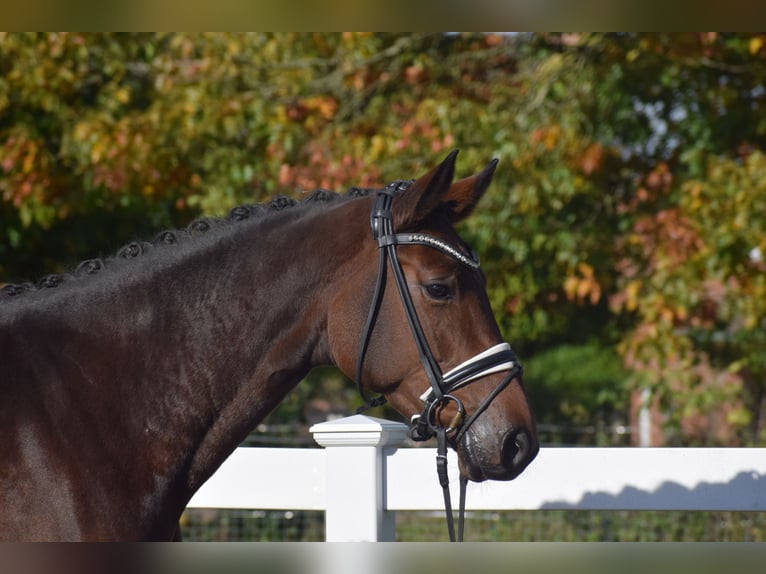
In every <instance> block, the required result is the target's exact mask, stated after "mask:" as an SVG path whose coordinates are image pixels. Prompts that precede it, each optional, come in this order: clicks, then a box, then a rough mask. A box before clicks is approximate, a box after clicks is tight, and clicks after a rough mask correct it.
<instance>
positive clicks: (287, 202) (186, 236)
mask: <svg viewBox="0 0 766 574" xmlns="http://www.w3.org/2000/svg"><path fill="white" fill-rule="evenodd" d="M369 192H370V189H369V188H359V187H352V188H350V189H349V190H348V191H347V192H346V194H345V195H344V196H342V195H340V194H338V193H336V192H333V191H329V190H326V189H322V188H320V189H317V190H315V191H313V192H311V193H310V194H308V195H307V196H306V197H305V198H304V199H303V200H302V201H298V200H296V199H293V198H290V197H287V196H285V195H278V196H276V197H274V198H273V199H272V200H271V201H270V202H268V203H263V204H243V205H238V206H236V207H234V208H232V209H231V210H230V211H229V213H228V214H227V215H226V216H224V217H200V218H198V219H195V220H194V221H192V222H191V223H190V224H189V225H187V226H186V227H185V228H184V229H178V230H165V231H162V232H160V233H158V234H157V235H156V236H155V237H154V239H153V240H151V241H131V242H130V243H128V244H127V245H124V246H123V247H121V248H120V249H118V250H117V252H116V253H115V254H114V255H112V256H111V257H107V258H96V259H86V260H85V261H82V262H81V263H80V264H79V265H77V266H76V267H75V269H74V270H73V271H72V272H68V273H56V274H50V275H45V276H43V277H42V278H40V279H39V280H38V281H37V282H24V283H16V284H8V285H4V286H3V287H0V302H2V301H4V300H12V299H15V298H16V297H19V296H20V295H23V294H24V293H27V292H30V291H41V290H45V289H52V288H55V287H58V286H60V285H63V284H64V283H68V282H70V281H74V280H77V279H80V278H82V277H87V276H91V275H96V274H98V273H100V272H101V271H102V270H104V269H105V268H107V267H109V266H111V265H113V264H114V263H115V262H119V261H124V260H130V259H136V258H138V257H140V256H142V255H144V254H146V253H148V252H149V251H151V250H153V249H157V248H165V247H167V246H171V245H177V244H180V243H186V242H188V241H193V240H194V239H195V238H197V237H199V236H203V235H206V234H207V233H208V232H209V231H211V230H214V229H218V228H222V227H226V226H231V225H236V224H237V223H240V222H243V221H252V220H259V219H263V218H264V217H267V216H268V215H269V214H271V213H276V212H280V211H283V210H285V209H289V208H292V207H294V206H296V205H305V204H309V203H317V202H328V201H334V200H336V199H338V198H340V197H360V196H363V195H367V194H368V193H369Z"/></svg>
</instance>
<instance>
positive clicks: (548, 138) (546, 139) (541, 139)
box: [530, 125, 561, 151]
mask: <svg viewBox="0 0 766 574" xmlns="http://www.w3.org/2000/svg"><path fill="white" fill-rule="evenodd" d="M560 136H561V126H559V125H552V126H547V127H542V128H537V129H535V130H533V131H532V135H531V136H530V138H531V140H532V143H533V144H542V145H543V147H544V148H545V149H546V150H547V151H550V150H552V149H553V148H555V147H556V144H557V143H558V141H559V138H560Z"/></svg>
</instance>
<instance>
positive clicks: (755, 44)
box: [748, 36, 763, 55]
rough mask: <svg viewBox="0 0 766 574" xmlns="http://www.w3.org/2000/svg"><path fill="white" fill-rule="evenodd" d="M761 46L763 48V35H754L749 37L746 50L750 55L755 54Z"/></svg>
mask: <svg viewBox="0 0 766 574" xmlns="http://www.w3.org/2000/svg"><path fill="white" fill-rule="evenodd" d="M761 48H763V37H761V36H754V37H752V38H750V42H749V45H748V51H749V52H750V54H751V55H755V54H757V53H758V52H760V51H761Z"/></svg>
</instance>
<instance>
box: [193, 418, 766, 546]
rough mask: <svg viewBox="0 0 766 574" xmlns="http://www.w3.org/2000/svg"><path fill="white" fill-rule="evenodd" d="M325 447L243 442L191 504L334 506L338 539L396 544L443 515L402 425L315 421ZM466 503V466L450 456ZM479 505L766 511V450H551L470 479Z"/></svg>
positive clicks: (331, 517) (419, 452)
mask: <svg viewBox="0 0 766 574" xmlns="http://www.w3.org/2000/svg"><path fill="white" fill-rule="evenodd" d="M311 432H312V433H313V434H314V438H315V440H316V441H317V442H318V443H319V444H320V445H322V446H323V447H324V448H323V449H290V448H239V449H237V450H236V451H235V452H234V454H232V456H231V457H230V458H229V459H228V460H227V461H226V462H225V463H224V464H223V466H221V468H220V469H219V470H218V472H216V474H215V475H214V476H213V477H212V478H211V479H210V480H209V481H208V482H207V483H205V484H204V485H203V487H202V488H201V489H200V490H199V491H198V492H197V494H196V495H195V496H194V497H193V498H192V500H191V502H190V504H189V507H201V508H252V509H292V510H324V511H325V520H326V539H327V541H328V542H350V541H392V540H394V539H395V532H394V513H395V512H396V511H397V510H434V511H437V510H442V511H443V504H444V503H443V498H442V490H441V487H440V486H439V483H438V480H437V477H436V464H435V450H434V449H431V448H397V446H398V445H400V444H401V443H402V441H403V440H404V438H405V436H406V432H407V427H406V425H403V424H401V423H396V422H392V421H386V420H381V419H376V418H373V417H367V416H363V415H356V416H353V417H348V418H344V419H339V420H336V421H330V422H326V423H321V424H318V425H315V426H314V427H312V428H311ZM450 477H451V484H452V486H453V487H454V490H453V493H452V494H453V500H457V497H458V493H457V483H458V470H457V459H456V456H455V453H453V452H450ZM466 508H467V510H469V511H470V510H532V509H551V510H555V509H583V510H594V509H612V510H756V511H763V510H766V448H543V449H542V450H541V451H540V454H539V455H538V457H537V458H536V459H535V461H534V462H533V463H532V464H531V465H530V467H529V468H528V469H527V470H526V471H524V473H522V475H521V476H519V477H518V478H517V479H515V480H513V481H511V482H493V481H489V482H483V483H479V484H476V483H470V484H469V487H468V495H467V505H466Z"/></svg>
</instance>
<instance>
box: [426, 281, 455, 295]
mask: <svg viewBox="0 0 766 574" xmlns="http://www.w3.org/2000/svg"><path fill="white" fill-rule="evenodd" d="M426 292H427V293H428V295H429V296H430V297H433V298H434V299H449V298H450V297H451V296H452V291H451V290H450V288H449V285H445V284H444V283H431V284H430V285H427V286H426Z"/></svg>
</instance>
